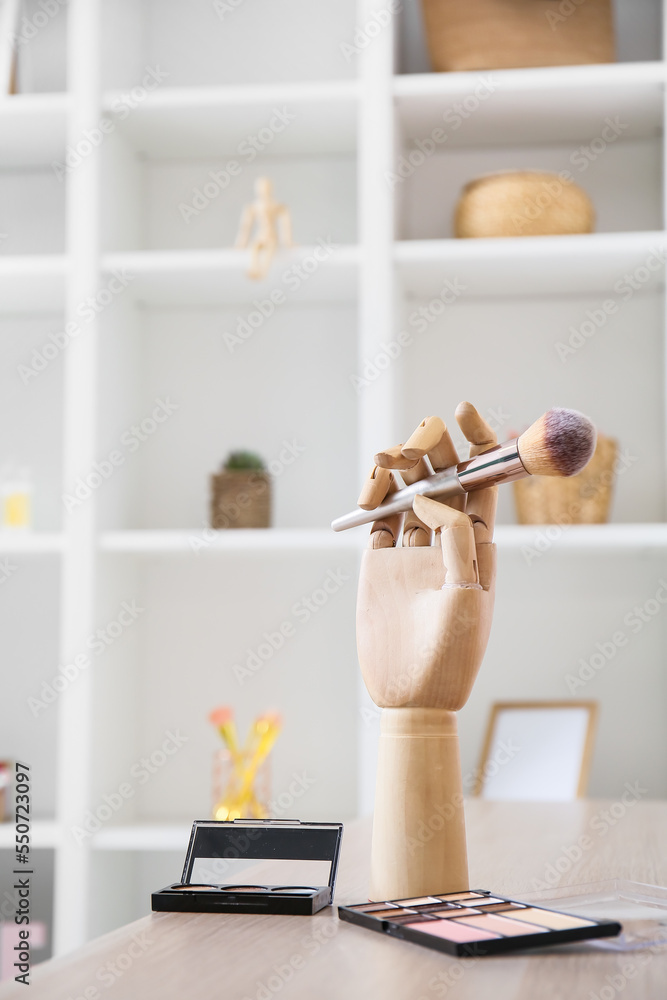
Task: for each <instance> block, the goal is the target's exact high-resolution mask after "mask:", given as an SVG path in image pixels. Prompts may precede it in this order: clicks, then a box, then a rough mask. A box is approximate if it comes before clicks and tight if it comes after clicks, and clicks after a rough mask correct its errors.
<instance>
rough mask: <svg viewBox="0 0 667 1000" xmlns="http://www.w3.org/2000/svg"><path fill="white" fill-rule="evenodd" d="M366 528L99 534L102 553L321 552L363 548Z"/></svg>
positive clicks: (148, 531) (245, 529) (119, 532)
mask: <svg viewBox="0 0 667 1000" xmlns="http://www.w3.org/2000/svg"><path fill="white" fill-rule="evenodd" d="M366 540H367V539H366V532H365V531H364V529H363V528H362V529H353V530H351V531H340V532H336V531H330V530H329V529H327V528H321V529H320V528H267V529H256V528H255V529H253V528H239V529H234V530H232V531H216V532H213V531H211V530H210V529H209V530H206V531H205V530H204V529H203V528H200V529H193V530H192V531H150V530H147V531H109V532H105V533H104V534H102V535H101V537H100V548H101V550H102V551H103V552H117V553H137V554H145V555H153V554H155V555H159V554H163V553H164V554H170V553H184V554H188V553H189V554H192V555H199V554H206V553H211V554H213V553H221V552H295V551H296V552H309V551H312V552H322V551H328V550H331V549H333V550H341V549H349V550H355V549H359V548H362V547H363V546H364V545H365V543H366Z"/></svg>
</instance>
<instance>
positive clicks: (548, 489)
mask: <svg viewBox="0 0 667 1000" xmlns="http://www.w3.org/2000/svg"><path fill="white" fill-rule="evenodd" d="M616 451H617V443H616V441H614V440H613V439H612V438H607V437H603V436H602V435H601V434H598V440H597V445H596V447H595V453H594V454H593V457H592V459H591V460H590V462H589V463H588V465H587V466H586V468H585V469H584V470H583V472H579V473H578V474H577V475H576V476H570V477H569V478H567V479H559V478H557V477H555V476H529V477H528V479H520V480H518V482H516V483H514V484H513V485H514V501H515V503H516V512H517V518H518V521H519V524H563V525H567V524H604V523H605V522H606V521H607V519H608V517H609V507H610V505H611V497H612V490H613V485H614V478H615V470H614V465H615V462H616Z"/></svg>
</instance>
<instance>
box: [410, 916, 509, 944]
mask: <svg viewBox="0 0 667 1000" xmlns="http://www.w3.org/2000/svg"><path fill="white" fill-rule="evenodd" d="M403 926H404V927H411V928H412V929H413V930H416V931H422V932H423V933H424V934H433V935H434V936H435V937H441V938H446V939H447V940H448V941H456V942H457V943H458V944H467V943H468V942H469V941H490V940H491V938H498V937H500V934H494V933H492V932H489V931H485V930H477V929H476V928H473V927H465V926H464V925H463V921H461V920H427V921H425V922H424V923H417V924H403Z"/></svg>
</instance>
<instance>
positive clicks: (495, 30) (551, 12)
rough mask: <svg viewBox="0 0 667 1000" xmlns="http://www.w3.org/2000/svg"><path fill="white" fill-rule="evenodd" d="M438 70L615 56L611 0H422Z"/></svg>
mask: <svg viewBox="0 0 667 1000" xmlns="http://www.w3.org/2000/svg"><path fill="white" fill-rule="evenodd" d="M422 7H423V11H424V23H425V27H426V38H427V42H428V50H429V54H430V57H431V65H432V67H433V69H434V70H437V71H443V70H475V69H511V68H518V67H522V66H572V65H578V64H580V63H608V62H614V59H615V46H614V24H613V18H612V7H611V0H565V2H564V0H422Z"/></svg>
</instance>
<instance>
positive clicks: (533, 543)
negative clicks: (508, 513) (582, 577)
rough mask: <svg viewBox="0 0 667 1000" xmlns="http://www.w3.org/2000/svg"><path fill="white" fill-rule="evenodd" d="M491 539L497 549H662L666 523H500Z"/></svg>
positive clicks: (665, 543) (666, 542)
mask: <svg viewBox="0 0 667 1000" xmlns="http://www.w3.org/2000/svg"><path fill="white" fill-rule="evenodd" d="M495 541H496V542H497V544H498V548H499V549H500V550H501V551H512V550H521V549H524V548H530V549H536V550H537V551H540V550H541V549H546V546H547V544H548V551H550V552H560V551H562V552H573V553H580V554H588V553H593V552H601V553H604V552H610V553H613V552H631V553H635V554H638V553H641V552H662V551H663V550H664V549H667V524H574V525H570V526H569V527H568V526H566V527H563V528H561V527H559V526H558V525H554V524H546V525H537V524H535V525H532V524H530V525H528V524H525V525H524V524H521V525H514V524H502V525H499V526H498V527H497V528H496V531H495Z"/></svg>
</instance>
